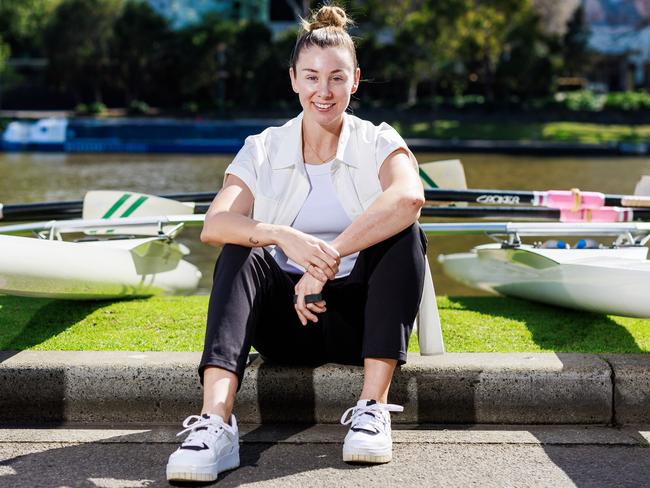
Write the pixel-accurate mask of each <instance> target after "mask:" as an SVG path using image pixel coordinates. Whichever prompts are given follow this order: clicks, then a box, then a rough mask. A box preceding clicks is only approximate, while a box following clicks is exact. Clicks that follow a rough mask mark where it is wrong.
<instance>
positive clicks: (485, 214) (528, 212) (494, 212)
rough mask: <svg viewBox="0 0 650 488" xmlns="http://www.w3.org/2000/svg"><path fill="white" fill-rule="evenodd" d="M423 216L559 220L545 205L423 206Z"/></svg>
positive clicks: (641, 214)
mask: <svg viewBox="0 0 650 488" xmlns="http://www.w3.org/2000/svg"><path fill="white" fill-rule="evenodd" d="M631 212H632V216H633V220H635V221H647V220H650V208H635V209H633V210H631ZM421 214H422V216H424V217H448V218H458V217H461V218H470V219H471V218H492V217H493V218H499V219H504V218H516V219H550V220H559V219H560V216H561V212H560V210H557V209H554V208H545V207H483V206H481V207H478V206H477V207H453V206H449V207H424V208H422V210H421Z"/></svg>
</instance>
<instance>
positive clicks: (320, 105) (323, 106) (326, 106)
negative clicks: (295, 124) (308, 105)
mask: <svg viewBox="0 0 650 488" xmlns="http://www.w3.org/2000/svg"><path fill="white" fill-rule="evenodd" d="M312 103H313V104H314V105H315V106H316V108H317V109H319V110H328V109H330V108H332V107H333V106H334V104H333V103H317V102H312Z"/></svg>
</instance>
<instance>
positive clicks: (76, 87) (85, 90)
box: [44, 0, 122, 102]
mask: <svg viewBox="0 0 650 488" xmlns="http://www.w3.org/2000/svg"><path fill="white" fill-rule="evenodd" d="M121 6H122V1H121V0H63V1H62V2H61V4H60V5H59V6H58V8H57V9H56V10H55V11H54V15H53V16H52V18H51V19H50V21H49V23H48V25H47V28H46V29H45V35H44V37H45V50H46V54H47V57H48V59H49V62H50V64H49V68H50V76H51V77H52V79H53V80H54V82H55V83H56V84H57V85H58V86H59V87H60V88H62V89H68V90H71V91H73V93H75V95H77V96H83V95H85V96H86V97H87V98H89V99H90V100H92V101H97V102H99V101H101V100H102V84H101V82H102V80H103V79H104V77H105V76H106V75H107V73H108V71H109V68H110V65H111V60H110V43H111V40H112V37H113V25H114V23H115V20H116V18H117V16H118V15H119V12H120V9H121ZM80 92H81V93H80Z"/></svg>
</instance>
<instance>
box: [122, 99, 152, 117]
mask: <svg viewBox="0 0 650 488" xmlns="http://www.w3.org/2000/svg"><path fill="white" fill-rule="evenodd" d="M127 110H128V113H129V115H146V114H148V113H149V110H150V107H149V105H148V104H147V102H143V101H142V100H132V101H131V103H129V106H128V109H127Z"/></svg>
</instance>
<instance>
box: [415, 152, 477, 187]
mask: <svg viewBox="0 0 650 488" xmlns="http://www.w3.org/2000/svg"><path fill="white" fill-rule="evenodd" d="M420 177H421V178H422V181H423V182H424V185H425V188H445V189H450V190H465V189H467V180H466V178H465V170H464V169H463V164H462V163H461V162H460V160H458V159H449V160H447V161H432V162H430V163H422V164H421V165H420Z"/></svg>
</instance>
